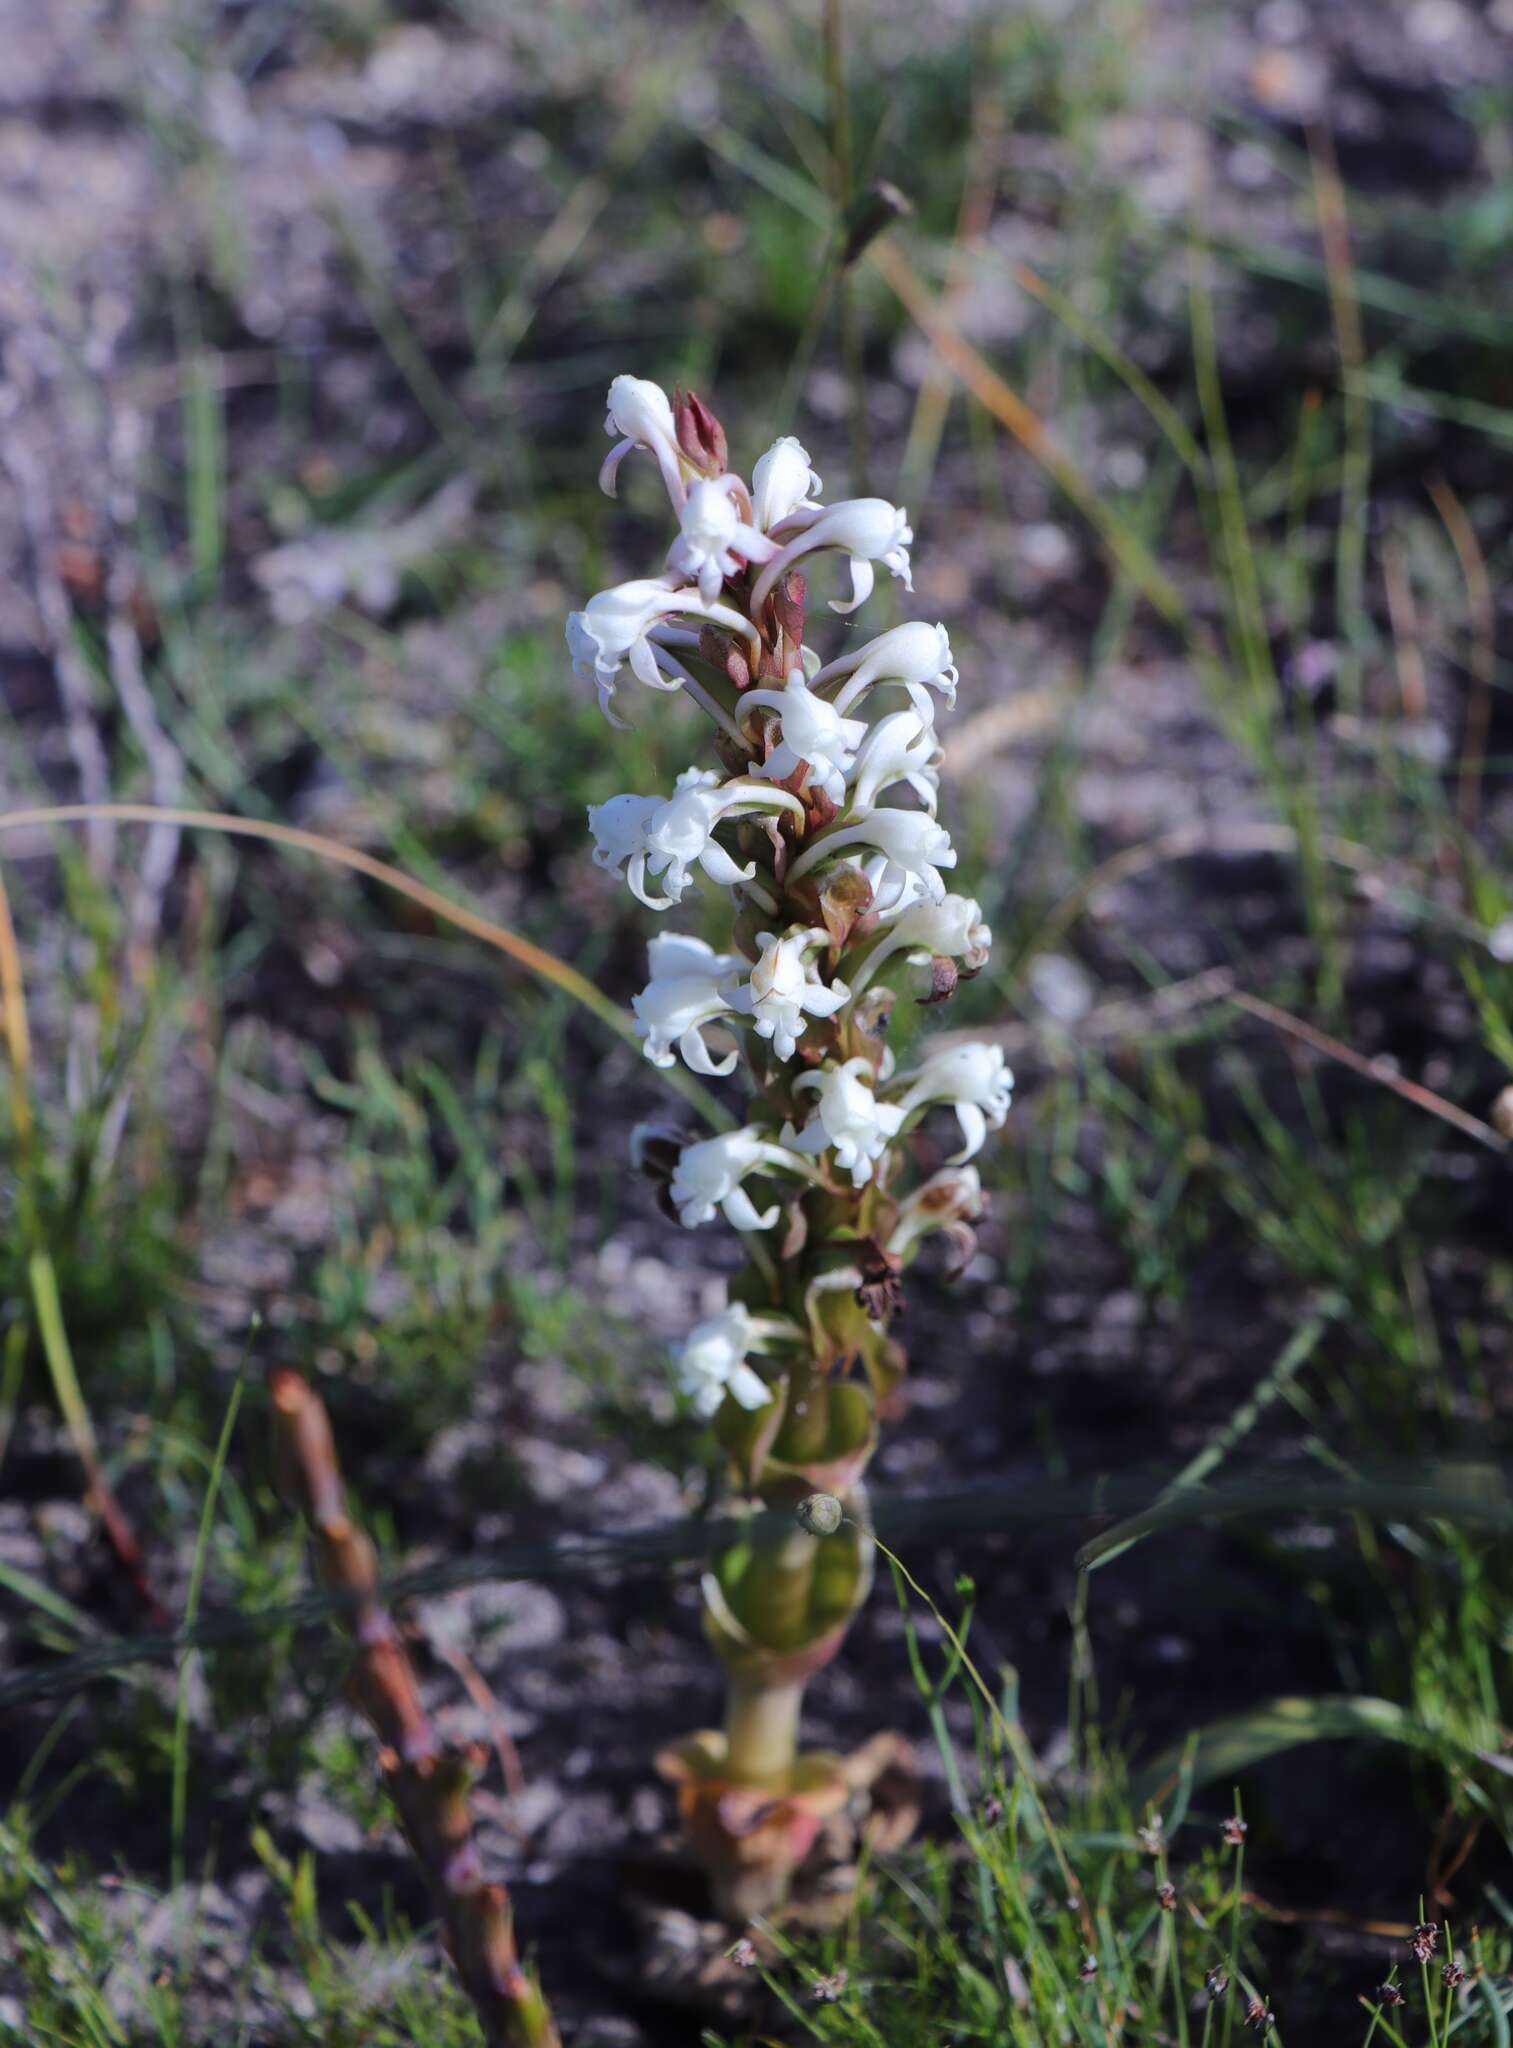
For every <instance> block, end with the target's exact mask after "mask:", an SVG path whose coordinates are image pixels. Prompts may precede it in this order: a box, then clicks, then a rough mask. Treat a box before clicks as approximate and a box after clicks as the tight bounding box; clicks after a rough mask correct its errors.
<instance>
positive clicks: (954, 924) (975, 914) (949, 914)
mask: <svg viewBox="0 0 1513 2048" xmlns="http://www.w3.org/2000/svg"><path fill="white" fill-rule="evenodd" d="M992 944H993V934H992V932H991V930H990V929H989V928H988V926H987V925H986V924H985V923H984V922H983V916H982V908H981V905H980V904H979V903H978V901H977V899H976V897H975V896H943V897H942V898H941V900H940V902H939V903H930V902H927V901H920V902H916V903H910V904H908V905H907V906H906V907H905V908H903V909H902V910H900V911H898V912H897V913H896V915H895V916H894V919H893V922H892V923H891V924H889V925H885V926H884V928H883V930H882V931H881V932H880V933H879V935H878V937H877V940H876V942H875V943H874V945H873V947H872V950H871V951H870V952H869V953H868V954H867V955H866V956H865V958H864V959H862V960H860V961H859V962H858V963H857V964H856V966H855V967H854V968H852V969H851V988H852V992H853V994H855V995H860V994H861V992H862V990H863V989H865V988H866V986H867V984H868V983H869V982H870V981H871V979H872V977H873V976H874V975H875V974H876V973H877V970H878V969H879V967H881V966H882V964H883V962H884V961H885V960H887V959H888V958H889V957H890V956H891V955H892V954H894V953H907V954H908V955H909V957H910V959H912V960H919V961H928V960H930V959H931V958H932V957H933V956H934V955H935V954H937V953H939V954H941V955H943V956H944V957H945V958H946V959H950V960H963V961H965V962H966V965H967V968H968V969H969V970H970V971H972V972H975V971H976V970H977V969H979V968H981V967H983V966H985V965H986V963H987V958H988V953H989V950H990V949H991V947H992Z"/></svg>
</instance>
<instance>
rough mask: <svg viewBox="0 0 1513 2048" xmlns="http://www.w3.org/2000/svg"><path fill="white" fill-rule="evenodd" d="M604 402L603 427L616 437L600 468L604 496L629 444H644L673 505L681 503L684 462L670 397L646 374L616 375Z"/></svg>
mask: <svg viewBox="0 0 1513 2048" xmlns="http://www.w3.org/2000/svg"><path fill="white" fill-rule="evenodd" d="M605 404H606V407H607V413H606V417H605V421H604V431H605V433H606V434H610V435H614V436H618V437H619V438H618V439H617V440H616V442H615V445H614V447H613V448H611V449H610V451H609V453H608V455H606V456H605V458H604V462H603V465H602V467H601V468H600V471H599V488H600V490H601V491H603V492H604V494H605V496H606V497H610V498H612V497H614V495H615V490H616V485H617V481H618V478H619V474H620V464H621V463H622V462H623V461H624V460H625V458H626V456H627V455H629V453H630V451H631V449H632V448H645V449H646V450H647V451H648V452H649V453H650V454H652V455H654V456H655V457H656V458H657V467H658V469H660V470H661V472H662V481H663V483H664V484H666V486H667V495H668V497H669V498H671V499H672V502H673V504H674V505H681V504H682V502H683V492H684V488H685V486H684V482H683V469H684V463H683V457H682V453H681V451H680V450H679V448H678V429H677V424H676V422H675V421H674V419H673V414H672V400H671V399H670V398H669V397H668V395H667V393H666V392H665V391H664V390H663V389H662V387H661V385H660V384H653V383H652V381H651V379H650V378H649V377H616V378H615V380H614V382H613V383H612V384H611V385H610V387H609V396H608V398H607V399H606V401H605Z"/></svg>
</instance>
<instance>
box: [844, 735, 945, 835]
mask: <svg viewBox="0 0 1513 2048" xmlns="http://www.w3.org/2000/svg"><path fill="white" fill-rule="evenodd" d="M847 723H848V724H850V723H853V721H851V720H847ZM939 759H940V748H939V746H938V744H937V742H936V738H935V725H934V721H933V720H931V719H924V718H921V717H920V715H919V713H918V711H915V710H909V711H890V712H889V713H888V715H887V717H886V718H880V719H879V720H878V721H877V724H876V725H874V726H873V727H872V728H871V729H870V731H868V732H867V737H866V740H865V742H864V743H863V745H862V746H861V748H860V750H859V751H858V753H857V756H856V766H855V771H854V773H853V776H852V792H851V800H852V802H853V803H854V804H856V805H857V806H858V807H859V808H863V807H864V808H866V809H868V810H870V809H871V808H872V807H873V805H874V804H875V803H876V802H877V800H878V798H879V797H880V796H881V795H882V793H883V791H884V790H886V789H891V788H892V787H893V786H894V784H895V783H898V782H906V783H907V784H908V785H909V787H910V788H911V789H912V790H913V791H914V794H915V795H916V796H917V797H918V798H919V800H920V802H921V803H922V804H923V805H924V807H925V810H926V812H927V813H928V814H929V816H930V817H932V818H933V817H934V816H935V806H936V803H937V801H938V799H939V794H940V792H939V787H938V783H939V778H938V776H937V775H936V773H935V763H936V762H937V761H938V760H939Z"/></svg>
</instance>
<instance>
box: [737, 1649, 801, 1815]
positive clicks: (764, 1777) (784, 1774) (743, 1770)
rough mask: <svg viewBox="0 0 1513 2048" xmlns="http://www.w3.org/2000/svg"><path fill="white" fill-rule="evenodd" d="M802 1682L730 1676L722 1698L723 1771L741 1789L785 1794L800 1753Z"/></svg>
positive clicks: (799, 1679)
mask: <svg viewBox="0 0 1513 2048" xmlns="http://www.w3.org/2000/svg"><path fill="white" fill-rule="evenodd" d="M803 1701H804V1681H803V1679H801V1678H791V1679H786V1680H779V1681H778V1682H777V1683H776V1684H767V1683H764V1682H763V1681H762V1680H761V1679H759V1678H749V1677H740V1676H735V1675H732V1677H731V1680H730V1688H729V1691H728V1692H727V1694H726V1699H725V1741H726V1745H727V1747H726V1751H725V1758H726V1768H727V1770H728V1772H729V1775H730V1777H731V1778H732V1779H733V1780H734V1781H735V1782H736V1783H737V1784H740V1785H763V1786H766V1787H767V1788H768V1789H769V1790H770V1791H773V1792H786V1791H787V1789H788V1787H789V1784H790V1783H791V1781H792V1778H793V1767H794V1764H795V1762H796V1761H797V1759H798V1753H799V1712H800V1709H801V1708H802V1706H803Z"/></svg>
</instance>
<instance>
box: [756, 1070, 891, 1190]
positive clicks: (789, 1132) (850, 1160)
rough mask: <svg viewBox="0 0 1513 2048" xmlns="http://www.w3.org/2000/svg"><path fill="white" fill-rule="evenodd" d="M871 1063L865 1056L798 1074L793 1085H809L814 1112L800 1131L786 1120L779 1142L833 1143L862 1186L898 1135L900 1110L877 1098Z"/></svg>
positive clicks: (814, 1146)
mask: <svg viewBox="0 0 1513 2048" xmlns="http://www.w3.org/2000/svg"><path fill="white" fill-rule="evenodd" d="M872 1080H873V1075H872V1065H871V1062H870V1061H868V1060H864V1059H854V1060H847V1061H846V1063H845V1065H844V1066H839V1067H827V1068H826V1069H825V1070H824V1072H823V1073H820V1074H802V1075H800V1077H799V1079H798V1080H797V1081H796V1082H795V1083H794V1088H795V1091H797V1090H798V1089H801V1088H803V1089H809V1088H812V1089H813V1090H814V1091H815V1094H816V1097H817V1100H816V1104H815V1113H814V1115H813V1116H812V1117H811V1118H810V1120H809V1122H808V1123H807V1124H805V1126H804V1128H803V1130H802V1131H801V1132H795V1131H794V1129H793V1127H792V1126H791V1125H788V1126H785V1128H784V1131H783V1142H784V1143H785V1144H788V1145H792V1146H794V1147H795V1149H796V1150H798V1151H800V1152H823V1151H825V1150H826V1149H827V1148H830V1147H833V1148H834V1151H835V1163H836V1165H837V1166H838V1167H840V1169H841V1171H842V1172H843V1173H849V1174H850V1176H851V1183H852V1186H853V1187H858V1188H860V1187H865V1186H866V1184H867V1182H868V1181H869V1180H870V1179H871V1178H872V1172H873V1168H874V1166H875V1165H876V1163H877V1161H878V1160H879V1159H881V1158H882V1156H883V1154H884V1153H885V1152H886V1151H887V1149H888V1144H889V1140H890V1139H892V1138H894V1137H896V1136H897V1135H898V1131H899V1128H900V1126H901V1125H902V1123H903V1120H904V1111H903V1109H902V1108H901V1107H900V1106H899V1105H898V1104H896V1103H892V1102H879V1101H878V1099H877V1096H876V1095H875V1094H874V1092H873V1087H872Z"/></svg>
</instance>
